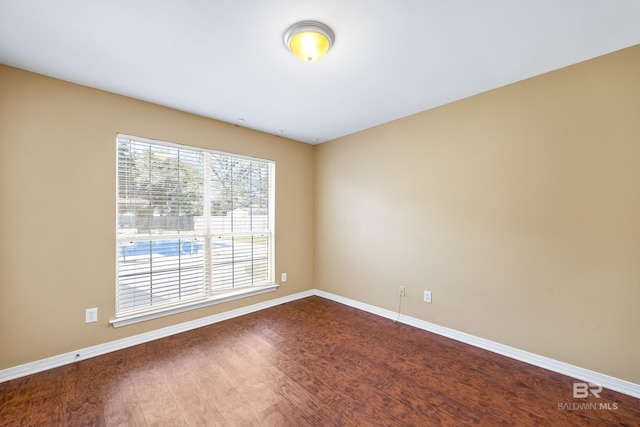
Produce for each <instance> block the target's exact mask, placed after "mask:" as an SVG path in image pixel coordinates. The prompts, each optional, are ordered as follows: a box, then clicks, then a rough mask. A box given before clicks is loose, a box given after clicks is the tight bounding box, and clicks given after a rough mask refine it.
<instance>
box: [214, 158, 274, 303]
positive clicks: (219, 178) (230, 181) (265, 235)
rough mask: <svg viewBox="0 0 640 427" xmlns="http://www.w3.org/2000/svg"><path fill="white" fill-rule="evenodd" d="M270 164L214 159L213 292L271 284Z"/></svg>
mask: <svg viewBox="0 0 640 427" xmlns="http://www.w3.org/2000/svg"><path fill="white" fill-rule="evenodd" d="M272 169H273V165H272V164H271V163H270V162H267V161H260V160H255V159H246V158H238V157H232V156H227V155H224V154H219V153H216V154H213V155H212V157H211V205H212V212H211V223H210V224H211V227H210V229H211V231H212V233H213V235H212V245H211V246H212V248H211V288H212V290H213V291H222V290H229V289H235V288H242V287H247V286H253V285H257V284H264V283H267V282H270V281H272V278H271V277H270V271H271V270H272V269H271V267H270V266H271V262H272V259H271V257H270V254H271V250H270V248H271V244H272V231H271V225H270V224H271V222H272V221H271V218H270V190H271V180H272V175H273V172H272Z"/></svg>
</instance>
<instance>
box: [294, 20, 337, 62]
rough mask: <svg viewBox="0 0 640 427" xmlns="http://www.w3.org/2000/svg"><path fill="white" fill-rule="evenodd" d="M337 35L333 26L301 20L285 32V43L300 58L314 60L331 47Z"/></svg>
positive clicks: (306, 60)
mask: <svg viewBox="0 0 640 427" xmlns="http://www.w3.org/2000/svg"><path fill="white" fill-rule="evenodd" d="M334 40H335V36H334V34H333V31H331V28H329V27H327V26H326V25H324V24H323V23H321V22H317V21H300V22H297V23H295V24H293V25H292V26H290V27H289V29H288V30H287V31H285V33H284V44H285V45H286V46H287V48H288V49H289V50H290V51H291V52H292V53H293V54H294V55H295V56H297V57H298V58H300V59H301V60H303V61H305V62H314V61H317V60H318V59H320V58H322V57H323V56H324V54H325V53H327V52H328V51H329V49H331V46H332V45H333V41H334Z"/></svg>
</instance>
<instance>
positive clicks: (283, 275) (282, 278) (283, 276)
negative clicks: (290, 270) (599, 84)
mask: <svg viewBox="0 0 640 427" xmlns="http://www.w3.org/2000/svg"><path fill="white" fill-rule="evenodd" d="M280 281H281V282H282V283H284V282H286V281H287V273H282V277H281V280H280Z"/></svg>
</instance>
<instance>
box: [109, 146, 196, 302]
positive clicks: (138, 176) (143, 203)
mask: <svg viewBox="0 0 640 427" xmlns="http://www.w3.org/2000/svg"><path fill="white" fill-rule="evenodd" d="M117 177H118V203H117V206H118V220H117V223H118V225H117V227H118V233H117V235H118V252H119V253H118V284H117V297H118V298H117V311H118V313H122V312H127V311H130V310H137V309H141V308H150V307H156V306H160V305H166V304H173V303H177V302H181V301H185V300H189V299H193V298H198V297H202V296H205V295H206V286H205V275H204V272H205V251H204V245H203V239H202V238H201V236H204V234H205V231H206V230H205V227H204V226H203V220H202V216H203V211H204V203H203V192H204V178H203V177H204V153H203V152H202V151H198V150H190V149H187V148H182V147H177V146H173V145H163V144H158V143H153V142H149V141H138V140H132V139H128V138H123V137H119V138H118V175H117Z"/></svg>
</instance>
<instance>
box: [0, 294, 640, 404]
mask: <svg viewBox="0 0 640 427" xmlns="http://www.w3.org/2000/svg"><path fill="white" fill-rule="evenodd" d="M313 295H317V296H319V297H322V298H325V299H328V300H332V301H335V302H339V303H341V304H344V305H348V306H350V307H354V308H357V309H360V310H363V311H366V312H369V313H372V314H375V315H378V316H381V317H385V318H387V319H392V320H398V321H399V322H401V323H404V324H407V325H410V326H413V327H416V328H419V329H423V330H425V331H429V332H433V333H435V334H438V335H442V336H444V337H447V338H451V339H454V340H456V341H460V342H463V343H466V344H470V345H473V346H475V347H479V348H482V349H485V350H489V351H491V352H494V353H498V354H501V355H503V356H507V357H510V358H512V359H516V360H520V361H522V362H525V363H528V364H530V365H534V366H538V367H541V368H544V369H548V370H550V371H553V372H557V373H559V374H563V375H567V376H569V377H572V378H576V379H578V380H581V381H585V382H590V383H594V384H599V385H601V386H603V387H605V388H608V389H610V390H614V391H617V392H620V393H624V394H626V395H629V396H632V397H635V398H640V385H639V384H635V383H631V382H629V381H625V380H621V379H619V378H615V377H611V376H609V375H604V374H601V373H598V372H594V371H590V370H588V369H584V368H580V367H578V366H574V365H570V364H568V363H564V362H560V361H558V360H554V359H550V358H548V357H544V356H540V355H537V354H534V353H530V352H528V351H524V350H519V349H517V348H514V347H509V346H507V345H504V344H500V343H497V342H494V341H490V340H486V339H484V338H479V337H476V336H474V335H470V334H467V333H464V332H460V331H456V330H455V329H450V328H446V327H444V326H439V325H436V324H434V323H429V322H426V321H424V320H420V319H416V318H414V317H411V316H406V315H403V314H401V315H400V316H398V313H397V312H393V311H391V310H386V309H383V308H380V307H376V306H374V305H370V304H366V303H363V302H360V301H356V300H353V299H350V298H345V297H342V296H339V295H335V294H332V293H329V292H325V291H321V290H318V289H312V290H308V291H304V292H299V293H296V294H293V295H287V296H284V297H281V298H276V299H273V300H269V301H264V302H261V303H258V304H253V305H250V306H247V307H241V308H238V309H235V310H230V311H225V312H224V313H219V314H214V315H212V316H207V317H203V318H201V319H196V320H192V321H189V322H184V323H180V324H177V325H173V326H168V327H166V328H162V329H156V330H154V331H150V332H145V333H143V334H139V335H134V336H131V337H127V338H123V339H120V340H116V341H111V342H108V343H104V344H98V345H95V346H92V347H87V348H84V349H80V350H77V351H71V352H68V353H64V354H60V355H57V356H52V357H48V358H46V359H42V360H37V361H35V362H30V363H25V364H23V365H18V366H14V367H11V368H7V369H3V370H0V383H1V382H4V381H9V380H12V379H15V378H20V377H24V376H27V375H31V374H35V373H37V372H42V371H46V370H47V369H53V368H57V367H59V366H63V365H68V364H70V363H73V362H76V361H79V360H84V359H88V358H91V357H95V356H100V355H102V354H106V353H110V352H112V351H116V350H122V349H124V348H127V347H132V346H134V345H138V344H142V343H145V342H149V341H153V340H156V339H159V338H164V337H168V336H170V335H175V334H179V333H181V332H186V331H189V330H191V329H196V328H199V327H202V326H207V325H211V324H213V323H217V322H222V321H223V320H228V319H232V318H234V317H239V316H242V315H245V314H249V313H253V312H256V311H260V310H264V309H266V308H270V307H275V306H276V305H280V304H284V303H287V302H291V301H295V300H298V299H302V298H307V297H310V296H313Z"/></svg>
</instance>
